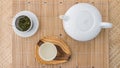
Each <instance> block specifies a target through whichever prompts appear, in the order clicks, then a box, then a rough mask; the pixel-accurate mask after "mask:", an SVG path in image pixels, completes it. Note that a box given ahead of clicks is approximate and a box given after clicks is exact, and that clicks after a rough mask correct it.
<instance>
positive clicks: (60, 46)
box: [35, 37, 71, 64]
mask: <svg viewBox="0 0 120 68" xmlns="http://www.w3.org/2000/svg"><path fill="white" fill-rule="evenodd" d="M44 42H51V43H53V44H54V45H55V46H56V48H57V52H58V53H57V56H56V57H55V59H54V60H52V61H44V60H43V59H41V57H40V56H39V47H40V45H41V44H43V43H44ZM35 48H36V49H35V58H36V60H37V61H38V62H39V63H41V64H60V63H65V62H67V61H69V59H70V58H71V51H70V48H69V47H68V45H67V44H66V43H64V42H63V41H62V40H61V39H59V38H56V37H44V38H43V39H41V40H39V42H38V43H37V45H36V46H35Z"/></svg>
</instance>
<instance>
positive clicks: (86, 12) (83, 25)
mask: <svg viewBox="0 0 120 68" xmlns="http://www.w3.org/2000/svg"><path fill="white" fill-rule="evenodd" d="M60 19H62V20H63V27H64V29H65V32H66V33H67V34H68V35H69V36H70V37H72V38H73V39H75V40H78V41H88V40H91V39H93V38H95V37H96V36H97V35H98V34H99V32H100V31H101V29H102V28H111V27H112V24H111V23H108V22H102V17H101V14H100V12H99V11H98V9H97V8H96V7H94V6H92V5H90V4H87V3H79V4H76V5H74V6H72V7H71V8H70V9H69V10H68V11H67V12H66V13H65V15H60Z"/></svg>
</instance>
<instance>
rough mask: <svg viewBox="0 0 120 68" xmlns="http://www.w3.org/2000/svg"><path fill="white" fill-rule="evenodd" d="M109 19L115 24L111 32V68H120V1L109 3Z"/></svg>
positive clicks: (113, 0) (115, 0)
mask: <svg viewBox="0 0 120 68" xmlns="http://www.w3.org/2000/svg"><path fill="white" fill-rule="evenodd" d="M109 17H110V21H111V22H112V23H113V28H112V29H111V31H110V68H120V0H110V1H109Z"/></svg>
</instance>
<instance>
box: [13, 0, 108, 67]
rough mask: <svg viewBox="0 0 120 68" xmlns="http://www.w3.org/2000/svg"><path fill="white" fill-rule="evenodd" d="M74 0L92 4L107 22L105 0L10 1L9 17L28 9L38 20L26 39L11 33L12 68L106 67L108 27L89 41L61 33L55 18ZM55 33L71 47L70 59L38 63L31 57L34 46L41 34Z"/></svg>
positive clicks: (59, 21)
mask: <svg viewBox="0 0 120 68" xmlns="http://www.w3.org/2000/svg"><path fill="white" fill-rule="evenodd" d="M78 2H87V3H90V4H93V5H94V6H96V7H97V8H98V9H99V10H100V12H101V14H102V17H103V21H108V0H13V5H12V16H14V15H15V14H16V13H18V12H19V11H22V10H29V11H32V12H33V13H35V14H36V15H37V17H38V18H39V21H40V28H39V30H38V32H37V33H36V34H35V35H34V36H32V37H30V38H21V37H18V36H17V35H16V34H15V33H13V34H12V46H13V51H12V52H13V55H12V56H13V67H14V68H40V67H41V68H108V67H109V52H108V50H109V48H108V47H109V44H108V43H109V42H108V30H102V31H101V33H100V34H99V36H98V37H97V38H96V39H94V40H92V41H89V42H84V43H83V42H78V41H75V40H73V39H71V38H70V37H68V35H67V34H66V33H65V32H64V30H63V27H62V21H61V20H60V19H59V18H58V17H59V15H61V14H64V13H65V12H66V11H67V9H68V8H70V7H71V6H72V5H74V4H76V3H78ZM53 35H56V36H58V37H60V38H62V39H63V40H64V41H65V42H66V43H67V44H68V45H69V46H70V48H71V50H72V59H71V60H70V61H69V62H68V63H65V64H59V65H41V64H39V63H38V62H37V61H36V60H35V57H34V54H35V45H36V43H37V42H38V40H39V39H40V38H42V37H44V36H53Z"/></svg>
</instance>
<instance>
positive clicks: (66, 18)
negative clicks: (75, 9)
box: [59, 15, 68, 21]
mask: <svg viewBox="0 0 120 68" xmlns="http://www.w3.org/2000/svg"><path fill="white" fill-rule="evenodd" d="M59 18H60V19H62V20H64V21H66V20H68V16H65V15H60V16H59Z"/></svg>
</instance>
